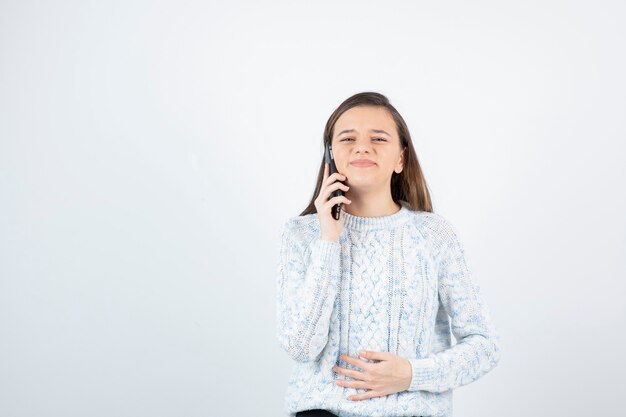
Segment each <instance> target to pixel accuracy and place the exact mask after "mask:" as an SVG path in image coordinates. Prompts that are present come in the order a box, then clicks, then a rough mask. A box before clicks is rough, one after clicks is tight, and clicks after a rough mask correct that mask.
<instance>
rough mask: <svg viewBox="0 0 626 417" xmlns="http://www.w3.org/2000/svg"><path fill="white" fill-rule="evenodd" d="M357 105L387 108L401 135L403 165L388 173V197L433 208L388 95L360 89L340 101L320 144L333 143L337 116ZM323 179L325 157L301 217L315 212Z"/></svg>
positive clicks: (412, 207)
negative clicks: (389, 179)
mask: <svg viewBox="0 0 626 417" xmlns="http://www.w3.org/2000/svg"><path fill="white" fill-rule="evenodd" d="M356 106H381V107H384V108H386V109H387V110H388V111H389V112H390V113H391V115H392V117H393V120H394V122H395V124H396V130H397V131H398V136H399V137H400V146H401V147H402V148H404V149H405V151H404V155H403V158H404V161H403V162H404V164H403V165H404V168H403V169H402V172H400V173H399V174H398V173H396V172H394V173H393V174H392V175H391V198H392V199H393V201H394V202H396V203H398V202H399V200H404V201H406V202H407V203H408V205H409V209H410V210H418V211H419V210H422V211H428V212H432V211H433V206H432V202H431V199H430V193H429V191H428V186H427V185H426V179H425V178H424V174H423V173H422V168H421V167H420V163H419V161H418V159H417V155H416V154H415V149H414V148H413V142H412V141H411V134H410V133H409V128H408V127H407V125H406V123H405V122H404V119H403V118H402V116H401V115H400V113H398V111H397V110H396V108H395V107H393V106H392V105H391V103H389V100H388V99H387V97H385V96H384V95H382V94H380V93H376V92H369V91H368V92H363V93H358V94H355V95H353V96H352V97H349V98H348V99H346V100H345V101H344V102H343V103H341V104H340V105H339V107H337V109H336V110H335V111H334V112H333V114H331V115H330V117H329V118H328V121H327V122H326V127H325V128H324V137H323V145H324V148H323V149H325V147H326V146H327V145H328V144H330V143H332V140H333V133H334V130H335V123H336V122H337V120H338V119H339V117H340V116H341V115H342V114H343V113H344V112H345V111H347V110H349V109H351V108H352V107H356ZM323 179H324V156H323V155H322V160H321V162H320V168H319V172H318V174H317V184H316V186H315V191H314V192H313V196H312V197H311V201H310V202H309V205H308V207H307V208H306V209H304V211H303V212H302V213H300V216H304V215H307V214H312V213H317V209H316V208H315V199H316V198H317V197H318V196H319V193H320V189H321V188H322V181H323Z"/></svg>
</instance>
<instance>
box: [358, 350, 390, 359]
mask: <svg viewBox="0 0 626 417" xmlns="http://www.w3.org/2000/svg"><path fill="white" fill-rule="evenodd" d="M361 356H362V357H364V358H366V359H374V360H381V361H384V360H390V359H391V357H392V356H395V355H393V354H392V353H390V352H375V351H371V350H368V351H365V352H363V353H362V354H361Z"/></svg>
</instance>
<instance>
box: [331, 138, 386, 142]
mask: <svg viewBox="0 0 626 417" xmlns="http://www.w3.org/2000/svg"><path fill="white" fill-rule="evenodd" d="M348 139H352V138H343V139H341V140H340V141H339V142H343V141H345V140H348ZM374 139H380V140H381V141H383V142H387V139H385V138H374Z"/></svg>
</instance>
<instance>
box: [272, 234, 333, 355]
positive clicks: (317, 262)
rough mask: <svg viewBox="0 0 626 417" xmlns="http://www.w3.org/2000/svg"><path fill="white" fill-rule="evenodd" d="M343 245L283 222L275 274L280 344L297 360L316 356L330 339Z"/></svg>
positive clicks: (277, 327) (277, 331)
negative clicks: (310, 234) (309, 234)
mask: <svg viewBox="0 0 626 417" xmlns="http://www.w3.org/2000/svg"><path fill="white" fill-rule="evenodd" d="M290 225H291V227H290ZM307 240H308V241H307ZM340 248H341V245H340V244H339V242H332V241H329V240H323V239H321V237H317V236H316V237H314V238H313V239H312V240H310V239H306V238H304V236H303V233H302V230H301V229H299V228H298V225H293V222H287V224H285V226H284V227H283V230H282V238H281V247H280V257H279V262H278V266H277V279H276V285H277V287H276V288H277V292H276V324H277V326H276V335H277V337H278V341H279V343H280V346H281V347H282V348H283V349H284V350H285V351H286V352H287V353H288V354H289V356H290V357H291V358H292V359H294V360H296V361H300V362H307V361H314V360H317V358H318V357H319V355H320V353H321V352H322V350H323V349H324V347H325V346H326V343H327V342H328V333H329V329H330V317H331V313H332V311H333V307H334V303H335V297H336V295H337V291H338V287H339V280H340V256H339V255H340Z"/></svg>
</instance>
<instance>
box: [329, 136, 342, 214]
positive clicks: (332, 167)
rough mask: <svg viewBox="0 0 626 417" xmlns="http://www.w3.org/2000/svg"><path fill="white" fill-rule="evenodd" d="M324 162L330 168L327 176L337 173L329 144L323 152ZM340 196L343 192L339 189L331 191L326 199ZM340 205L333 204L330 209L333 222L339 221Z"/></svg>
mask: <svg viewBox="0 0 626 417" xmlns="http://www.w3.org/2000/svg"><path fill="white" fill-rule="evenodd" d="M324 162H325V163H328V164H329V167H330V172H329V173H328V175H329V176H330V175H333V174H334V173H335V172H337V165H335V158H334V157H333V148H332V146H331V144H330V143H329V144H328V146H326V149H325V150H324ZM339 182H341V181H339ZM342 184H343V183H342ZM340 195H343V190H341V189H340V188H339V189H337V190H335V191H333V192H332V193H330V196H329V197H328V199H329V200H330V199H331V198H333V197H336V196H340ZM342 205H343V203H339V204H335V205H334V206H333V208H332V209H331V214H332V216H333V218H334V219H335V220H339V214H340V212H341V206H342Z"/></svg>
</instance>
